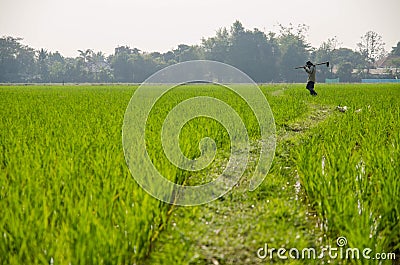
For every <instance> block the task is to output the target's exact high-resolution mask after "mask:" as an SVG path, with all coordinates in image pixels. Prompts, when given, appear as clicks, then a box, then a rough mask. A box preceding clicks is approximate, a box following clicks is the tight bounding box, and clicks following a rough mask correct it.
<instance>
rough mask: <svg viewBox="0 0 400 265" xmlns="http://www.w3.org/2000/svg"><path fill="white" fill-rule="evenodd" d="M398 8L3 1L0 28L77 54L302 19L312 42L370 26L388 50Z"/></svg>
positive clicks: (346, 2)
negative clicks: (238, 23) (235, 26)
mask: <svg viewBox="0 0 400 265" xmlns="http://www.w3.org/2000/svg"><path fill="white" fill-rule="evenodd" d="M399 14H400V0H380V1H379V0H307V1H301V0H274V1H269V0H247V1H234V0H198V1H191V0H0V35H1V36H13V37H21V38H23V39H24V40H23V43H24V44H27V45H29V46H31V47H33V48H36V49H39V48H46V49H48V50H49V51H53V52H54V51H57V50H58V51H59V52H60V53H61V54H63V55H64V56H73V57H75V56H78V52H77V50H78V49H88V48H90V49H93V50H95V51H99V50H101V51H103V52H105V53H106V54H107V55H109V54H111V53H113V52H114V48H115V47H117V46H120V45H128V46H130V47H132V48H133V47H136V48H139V49H141V50H143V51H147V52H151V51H159V52H165V51H167V50H170V49H172V48H175V47H176V46H177V45H178V44H181V43H184V44H189V45H192V44H199V43H201V38H202V37H211V36H213V35H214V34H215V32H216V30H217V29H219V28H221V27H228V28H229V27H230V26H231V25H232V23H233V22H234V21H235V20H239V21H241V22H242V23H243V25H244V27H245V28H247V29H253V28H258V29H260V30H262V31H265V32H269V31H274V32H277V31H278V29H279V28H278V26H277V24H278V23H281V24H283V25H285V26H287V25H289V23H293V24H295V25H297V24H303V23H304V24H306V25H308V26H309V27H310V30H309V32H308V40H309V42H310V43H311V44H312V45H313V46H314V47H318V46H319V45H320V44H321V42H323V41H326V40H327V39H328V38H331V37H334V36H337V38H338V40H339V42H341V43H342V47H348V48H352V49H355V48H356V43H357V42H359V41H360V37H361V36H362V35H363V34H365V33H366V32H367V31H369V30H373V31H376V32H377V33H379V34H380V35H381V36H382V37H383V40H384V42H385V43H386V49H387V50H389V51H390V50H391V47H392V46H395V45H396V44H397V42H398V41H400V27H399V26H400V15H399Z"/></svg>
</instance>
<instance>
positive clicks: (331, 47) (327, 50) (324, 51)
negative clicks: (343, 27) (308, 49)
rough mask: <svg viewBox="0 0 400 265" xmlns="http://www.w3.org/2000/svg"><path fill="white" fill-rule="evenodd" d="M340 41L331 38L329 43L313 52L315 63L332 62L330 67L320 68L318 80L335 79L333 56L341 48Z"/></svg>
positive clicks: (326, 42)
mask: <svg viewBox="0 0 400 265" xmlns="http://www.w3.org/2000/svg"><path fill="white" fill-rule="evenodd" d="M339 45H340V44H339V41H338V40H337V38H336V37H333V38H329V39H328V40H327V41H324V42H322V44H321V45H320V46H319V48H318V49H317V50H315V51H314V52H313V59H314V61H315V62H326V61H329V62H330V67H329V68H327V67H318V68H317V70H318V75H317V79H319V80H321V81H322V80H325V78H332V77H333V73H332V70H333V66H334V62H333V60H332V59H333V58H334V57H333V54H334V52H335V51H336V50H337V49H338V48H339Z"/></svg>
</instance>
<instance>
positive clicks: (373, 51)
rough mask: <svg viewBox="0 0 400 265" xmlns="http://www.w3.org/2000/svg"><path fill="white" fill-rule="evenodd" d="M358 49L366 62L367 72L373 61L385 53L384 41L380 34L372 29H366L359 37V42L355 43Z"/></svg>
mask: <svg viewBox="0 0 400 265" xmlns="http://www.w3.org/2000/svg"><path fill="white" fill-rule="evenodd" d="M357 46H358V50H359V52H360V53H361V54H362V56H363V57H364V59H365V62H366V65H365V66H366V68H367V73H369V70H370V68H371V67H372V66H373V65H374V63H375V62H376V61H377V60H378V59H380V58H382V57H383V56H384V55H385V48H384V46H385V43H384V42H383V40H382V36H380V35H379V34H378V33H376V32H374V31H368V32H367V33H365V34H364V35H363V36H362V37H361V42H359V43H357Z"/></svg>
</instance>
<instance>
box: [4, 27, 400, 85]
mask: <svg viewBox="0 0 400 265" xmlns="http://www.w3.org/2000/svg"><path fill="white" fill-rule="evenodd" d="M307 30H308V27H307V26H305V25H299V26H293V25H291V24H289V26H283V25H280V29H279V32H278V33H275V32H271V31H270V32H263V31H261V30H259V29H253V30H248V29H245V28H244V27H243V25H242V24H241V23H240V22H239V21H236V22H235V23H234V24H233V25H232V26H231V27H230V28H228V29H227V28H221V29H219V30H218V31H217V32H216V35H215V36H213V37H209V38H203V39H202V41H201V44H200V45H186V44H179V45H178V46H177V47H176V48H175V49H172V50H170V51H167V52H165V53H160V52H145V51H141V50H139V49H138V48H135V47H134V48H131V47H129V46H119V47H116V48H115V52H114V53H113V54H110V55H106V54H104V53H103V52H101V51H93V50H92V49H82V50H78V51H77V52H79V56H77V57H75V58H67V57H64V56H63V55H62V54H60V53H59V52H52V51H47V50H45V49H39V50H34V49H32V48H31V47H29V46H26V45H23V44H21V39H20V38H13V37H2V38H0V83H16V82H19V83H22V82H26V83H31V82H37V83H48V82H51V83H63V82H66V83H71V82H72V83H82V82H91V83H110V82H123V83H132V82H134V83H140V82H143V81H144V80H145V79H146V78H147V77H148V76H150V75H151V74H153V73H155V72H157V71H158V70H160V69H162V68H164V67H165V66H168V65H171V64H175V63H178V62H183V61H189V60H196V59H207V60H214V61H219V62H224V63H228V64H230V65H233V66H235V67H237V68H239V69H240V70H242V71H243V72H245V73H246V74H248V75H249V76H250V77H251V78H252V79H253V80H255V81H256V82H281V81H284V82H303V81H304V73H303V72H302V71H301V70H294V69H293V68H294V67H296V66H301V65H304V63H305V62H306V61H307V60H309V59H311V60H312V61H316V62H324V61H330V62H331V67H330V68H326V67H325V68H323V67H320V68H319V73H318V75H317V78H318V81H320V82H321V81H324V80H325V78H337V77H339V78H340V79H341V80H343V81H344V82H350V81H359V80H360V79H361V78H368V77H372V76H371V75H370V74H369V73H367V72H365V71H364V69H370V68H371V67H373V65H371V63H373V62H375V61H376V60H377V59H379V58H380V57H382V55H383V51H382V50H381V49H378V50H374V47H378V45H380V47H382V40H381V39H380V36H379V35H378V34H377V33H375V32H371V31H370V32H368V33H367V34H366V35H365V36H370V35H371V36H373V37H374V38H367V37H363V39H362V40H361V42H360V46H359V47H360V49H359V50H357V51H353V50H351V49H347V48H343V47H340V44H339V41H338V40H337V39H336V38H330V39H328V40H327V41H325V42H323V43H322V44H321V45H320V46H319V47H311V45H310V44H309V43H308V41H307V37H306V36H307ZM378 37H379V39H378ZM371 47H372V48H371ZM392 54H393V55H396V54H397V47H394V48H393V51H392ZM371 58H372V59H371ZM394 60H395V59H394ZM392 64H393V65H394V66H395V65H396V61H393V62H392ZM397 65H398V63H397ZM353 69H356V70H358V71H357V74H355V73H353ZM396 75H398V73H397V72H395V73H388V74H387V75H386V76H385V78H394V77H395V76H396Z"/></svg>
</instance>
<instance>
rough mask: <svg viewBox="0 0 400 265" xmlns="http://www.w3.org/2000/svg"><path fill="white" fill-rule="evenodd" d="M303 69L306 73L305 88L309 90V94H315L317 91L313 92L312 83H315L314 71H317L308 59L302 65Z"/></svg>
mask: <svg viewBox="0 0 400 265" xmlns="http://www.w3.org/2000/svg"><path fill="white" fill-rule="evenodd" d="M303 68H304V70H306V72H307V74H308V79H307V86H306V88H307V89H308V90H310V94H311V95H312V96H316V95H317V92H315V90H314V85H315V72H316V71H317V69H316V67H315V65H314V64H313V63H312V62H310V61H308V62H306V65H305V66H303Z"/></svg>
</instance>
